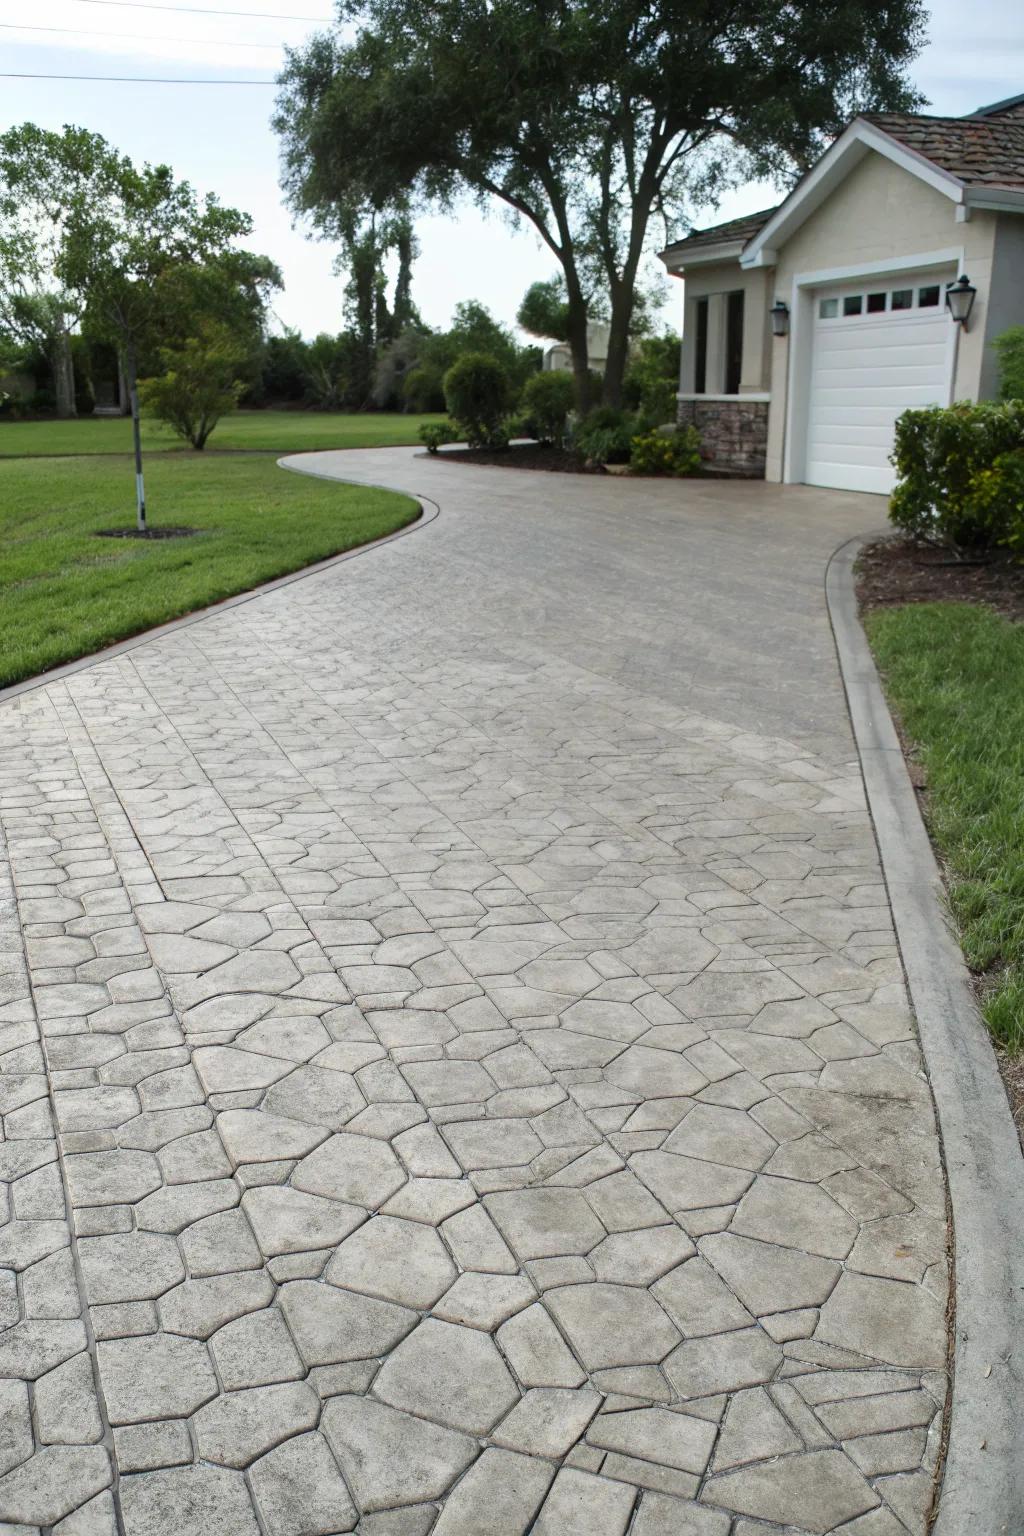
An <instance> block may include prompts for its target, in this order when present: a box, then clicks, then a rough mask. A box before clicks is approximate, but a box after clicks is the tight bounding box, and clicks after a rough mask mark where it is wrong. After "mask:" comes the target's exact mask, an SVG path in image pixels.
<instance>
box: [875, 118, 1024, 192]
mask: <svg viewBox="0 0 1024 1536" xmlns="http://www.w3.org/2000/svg"><path fill="white" fill-rule="evenodd" d="M864 118H865V121H866V122H869V123H874V124H875V126H876V127H878V128H881V130H882V132H883V133H887V134H888V135H889V137H890V138H893V139H896V140H897V141H898V142H899V143H900V144H905V145H906V147H907V148H908V149H913V150H916V152H917V153H918V154H919V155H923V156H924V158H925V159H926V160H930V161H931V162H932V164H933V165H937V166H938V167H939V169H940V170H943V171H948V172H949V174H950V175H951V176H956V177H957V179H958V180H960V181H963V182H965V183H966V184H967V185H968V186H999V187H1024V118H1020V117H1013V116H1006V117H925V116H923V115H922V114H919V113H906V112H866V113H865V114H864Z"/></svg>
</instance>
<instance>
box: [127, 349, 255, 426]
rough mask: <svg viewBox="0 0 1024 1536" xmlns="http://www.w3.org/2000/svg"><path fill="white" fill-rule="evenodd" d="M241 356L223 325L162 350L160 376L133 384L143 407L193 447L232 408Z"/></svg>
mask: <svg viewBox="0 0 1024 1536" xmlns="http://www.w3.org/2000/svg"><path fill="white" fill-rule="evenodd" d="M244 362H245V356H244V353H242V352H241V351H240V350H239V348H238V346H237V345H236V343H235V341H234V340H233V338H232V335H231V333H230V332H229V331H228V329H227V327H226V326H221V325H218V326H210V327H209V328H208V329H207V330H206V331H205V333H204V334H203V335H202V336H192V337H190V338H189V339H188V341H186V342H183V343H182V344H181V346H178V347H162V348H161V349H160V364H161V367H162V368H163V370H164V371H163V373H162V374H160V376H159V377H158V378H155V379H144V380H143V381H142V382H141V383H140V385H139V398H140V401H141V403H142V406H143V408H144V409H145V410H146V411H147V412H149V413H150V414H151V415H153V416H157V417H159V418H160V420H161V421H165V422H167V424H168V426H170V427H173V428H174V430H175V432H177V434H178V436H179V437H183V438H184V439H185V441H186V442H187V443H190V444H191V446H192V447H193V448H196V449H200V448H205V447H206V440H207V438H208V437H209V436H210V433H211V432H212V431H213V429H214V427H215V426H216V425H217V423H218V421H220V419H221V417H222V416H226V415H227V414H228V412H229V411H233V410H234V409H235V407H236V406H237V404H238V397H239V396H240V395H241V393H242V390H243V387H244V386H243V385H242V383H241V382H240V380H239V379H238V373H239V370H240V369H241V367H242V366H243V365H244Z"/></svg>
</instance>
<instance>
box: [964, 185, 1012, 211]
mask: <svg viewBox="0 0 1024 1536" xmlns="http://www.w3.org/2000/svg"><path fill="white" fill-rule="evenodd" d="M964 202H965V203H966V205H967V207H968V208H986V209H991V210H992V211H993V212H996V213H1024V187H1000V186H996V185H990V186H986V185H984V184H983V183H981V182H976V183H975V184H974V185H973V186H968V187H967V189H966V196H965V198H964Z"/></svg>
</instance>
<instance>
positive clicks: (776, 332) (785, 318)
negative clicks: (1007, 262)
mask: <svg viewBox="0 0 1024 1536" xmlns="http://www.w3.org/2000/svg"><path fill="white" fill-rule="evenodd" d="M972 292H973V289H972ZM768 313H769V315H771V317H772V335H773V336H788V335H789V305H788V304H786V303H784V302H783V300H782V299H776V300H775V303H774V304H773V305H772V307H771V309H770V310H769V311H768Z"/></svg>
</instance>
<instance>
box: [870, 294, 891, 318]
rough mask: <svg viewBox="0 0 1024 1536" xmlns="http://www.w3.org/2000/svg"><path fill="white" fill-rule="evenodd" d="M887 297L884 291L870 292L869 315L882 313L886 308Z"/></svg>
mask: <svg viewBox="0 0 1024 1536" xmlns="http://www.w3.org/2000/svg"><path fill="white" fill-rule="evenodd" d="M886 297H887V295H886V294H884V293H869V294H868V314H869V315H880V314H882V313H883V311H884V309H885V300H886Z"/></svg>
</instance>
